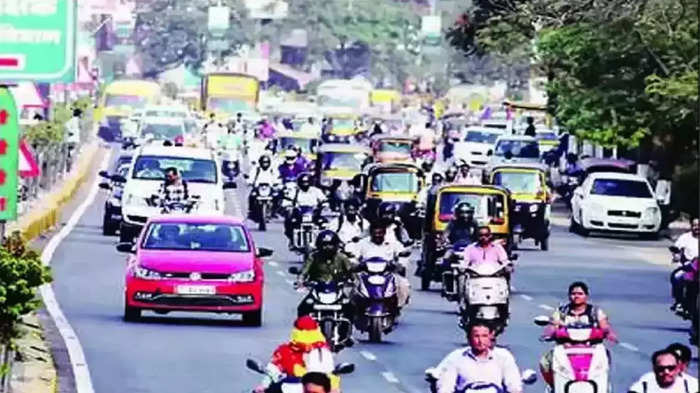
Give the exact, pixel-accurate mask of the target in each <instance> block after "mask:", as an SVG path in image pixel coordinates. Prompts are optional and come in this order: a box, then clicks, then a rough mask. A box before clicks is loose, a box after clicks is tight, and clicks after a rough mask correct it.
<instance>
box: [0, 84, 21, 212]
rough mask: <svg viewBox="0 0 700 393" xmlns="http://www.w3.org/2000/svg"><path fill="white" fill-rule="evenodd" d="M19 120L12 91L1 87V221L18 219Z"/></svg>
mask: <svg viewBox="0 0 700 393" xmlns="http://www.w3.org/2000/svg"><path fill="white" fill-rule="evenodd" d="M18 160H19V119H18V117H17V106H16V105H15V100H14V98H13V97H12V93H10V89H8V88H7V87H3V86H0V221H11V220H15V219H17V175H18V173H17V170H18V169H19V168H18V165H19V162H18Z"/></svg>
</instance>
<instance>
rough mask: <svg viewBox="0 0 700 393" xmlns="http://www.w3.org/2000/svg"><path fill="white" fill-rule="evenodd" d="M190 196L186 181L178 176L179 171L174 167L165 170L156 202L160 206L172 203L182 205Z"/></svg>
mask: <svg viewBox="0 0 700 393" xmlns="http://www.w3.org/2000/svg"><path fill="white" fill-rule="evenodd" d="M189 197H190V194H189V191H188V187H187V181H185V180H184V179H183V178H182V177H181V176H180V171H179V170H178V169H177V168H175V167H169V168H166V169H165V179H164V180H163V183H162V184H161V186H160V189H159V191H158V201H160V203H161V206H163V205H169V204H172V203H182V202H185V201H187V200H188V199H189Z"/></svg>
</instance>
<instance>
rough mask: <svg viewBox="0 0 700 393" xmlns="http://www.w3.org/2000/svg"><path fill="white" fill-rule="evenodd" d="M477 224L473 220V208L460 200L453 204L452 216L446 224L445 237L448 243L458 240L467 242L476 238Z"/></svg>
mask: <svg viewBox="0 0 700 393" xmlns="http://www.w3.org/2000/svg"><path fill="white" fill-rule="evenodd" d="M478 231H479V225H478V224H477V223H476V221H475V220H474V208H473V207H472V205H470V204H469V203H467V202H460V203H458V204H457V206H455V209H454V218H453V219H452V221H450V223H449V224H447V229H446V231H445V232H446V238H447V240H448V241H449V242H450V244H455V243H457V242H458V241H460V240H465V241H467V242H469V243H471V242H474V241H476V240H477V233H478Z"/></svg>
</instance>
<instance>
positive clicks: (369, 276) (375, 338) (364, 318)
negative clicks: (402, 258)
mask: <svg viewBox="0 0 700 393" xmlns="http://www.w3.org/2000/svg"><path fill="white" fill-rule="evenodd" d="M358 270H359V271H360V273H359V274H358V276H359V280H358V281H359V282H358V286H357V289H356V291H355V299H356V301H355V303H356V304H357V308H358V311H357V312H356V313H355V321H354V322H355V327H356V328H357V329H358V330H360V331H361V332H367V333H368V334H369V341H370V342H375V343H377V342H381V341H382V335H383V334H386V333H389V332H391V330H392V329H393V328H394V322H395V321H396V317H397V316H398V293H397V288H396V279H395V277H394V273H393V272H394V270H396V265H395V264H394V263H393V262H390V261H387V260H385V259H383V258H376V257H375V258H369V259H367V260H365V261H363V262H362V263H361V264H360V266H359V267H358Z"/></svg>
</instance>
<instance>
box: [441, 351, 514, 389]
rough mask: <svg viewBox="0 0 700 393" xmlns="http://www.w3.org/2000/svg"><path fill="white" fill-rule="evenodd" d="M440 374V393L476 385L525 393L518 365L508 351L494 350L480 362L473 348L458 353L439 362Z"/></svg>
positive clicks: (455, 352)
mask: <svg viewBox="0 0 700 393" xmlns="http://www.w3.org/2000/svg"><path fill="white" fill-rule="evenodd" d="M437 371H438V375H439V379H438V384H437V385H438V393H454V392H455V390H460V389H464V388H465V387H466V386H467V384H469V383H474V382H484V383H493V384H495V385H498V386H505V387H506V390H507V391H508V392H511V393H516V392H522V391H523V384H522V381H521V379H520V370H519V369H518V365H517V364H515V358H514V357H513V355H512V354H511V353H510V352H509V351H508V350H507V349H505V348H500V347H495V348H493V349H492V350H491V351H490V352H489V356H488V358H487V359H480V358H477V357H476V356H475V355H474V354H472V351H471V348H470V347H465V348H461V349H458V350H456V351H453V352H452V353H450V354H449V355H447V357H445V359H443V360H442V361H441V362H440V364H439V365H438V367H437Z"/></svg>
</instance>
